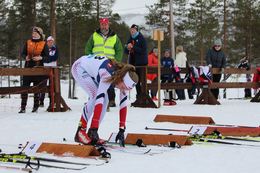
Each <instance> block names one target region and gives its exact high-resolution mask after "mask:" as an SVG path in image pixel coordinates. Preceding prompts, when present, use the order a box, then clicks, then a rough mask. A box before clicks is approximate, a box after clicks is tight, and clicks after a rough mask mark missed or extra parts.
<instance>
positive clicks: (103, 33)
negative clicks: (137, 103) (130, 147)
mask: <svg viewBox="0 0 260 173" xmlns="http://www.w3.org/2000/svg"><path fill="white" fill-rule="evenodd" d="M99 24H100V27H99V28H98V29H97V30H96V31H95V32H94V33H93V34H92V35H91V36H90V38H89V39H88V41H87V44H86V47H85V54H86V55H90V54H95V55H98V56H106V57H107V58H109V59H114V60H116V61H117V62H121V61H122V58H123V46H122V43H121V40H120V39H119V37H118V36H117V34H116V33H115V32H114V31H113V30H111V29H110V27H109V19H108V18H101V19H100V20H99ZM115 96H116V95H115V89H114V88H113V87H111V88H109V89H108V98H109V104H108V106H109V107H115V106H116V103H115Z"/></svg>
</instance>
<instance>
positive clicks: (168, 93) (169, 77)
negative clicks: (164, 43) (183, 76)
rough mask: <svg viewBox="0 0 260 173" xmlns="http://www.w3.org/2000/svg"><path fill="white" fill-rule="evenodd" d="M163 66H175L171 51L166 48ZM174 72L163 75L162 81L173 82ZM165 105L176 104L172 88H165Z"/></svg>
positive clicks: (162, 61)
mask: <svg viewBox="0 0 260 173" xmlns="http://www.w3.org/2000/svg"><path fill="white" fill-rule="evenodd" d="M161 66H162V67H165V68H169V69H173V68H174V61H173V59H172V58H171V51H170V50H169V49H166V50H165V51H164V56H163V58H162V59H161ZM173 79H174V74H173V73H172V72H171V73H166V74H165V73H164V74H162V75H161V82H162V83H166V82H167V83H171V82H173ZM163 105H165V106H167V105H176V102H175V101H174V100H173V91H172V90H165V91H164V103H163Z"/></svg>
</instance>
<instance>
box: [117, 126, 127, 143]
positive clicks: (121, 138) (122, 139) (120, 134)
mask: <svg viewBox="0 0 260 173" xmlns="http://www.w3.org/2000/svg"><path fill="white" fill-rule="evenodd" d="M124 132H125V129H122V128H119V132H118V133H117V135H116V143H117V141H119V145H120V146H121V147H125V135H124Z"/></svg>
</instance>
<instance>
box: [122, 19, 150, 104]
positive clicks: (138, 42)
mask: <svg viewBox="0 0 260 173" xmlns="http://www.w3.org/2000/svg"><path fill="white" fill-rule="evenodd" d="M125 53H126V54H128V63H129V64H131V65H133V66H147V64H148V55H147V44H146V40H145V38H144V36H143V35H142V33H141V32H140V31H139V27H138V25H136V24H133V25H132V26H131V27H130V38H129V39H128V41H127V43H126V46H125ZM136 73H137V75H138V77H139V79H140V78H141V76H145V74H142V73H143V72H142V69H140V68H136ZM142 85H144V84H142V83H141V82H140V80H139V82H138V83H137V85H136V101H135V102H134V103H132V105H133V106H134V105H135V104H138V103H139V102H140V101H141V97H142V93H141V88H142Z"/></svg>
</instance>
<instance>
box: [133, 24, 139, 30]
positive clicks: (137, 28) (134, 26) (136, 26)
mask: <svg viewBox="0 0 260 173" xmlns="http://www.w3.org/2000/svg"><path fill="white" fill-rule="evenodd" d="M131 28H135V29H136V31H138V30H139V27H138V25H136V24H133V25H132V26H131Z"/></svg>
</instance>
